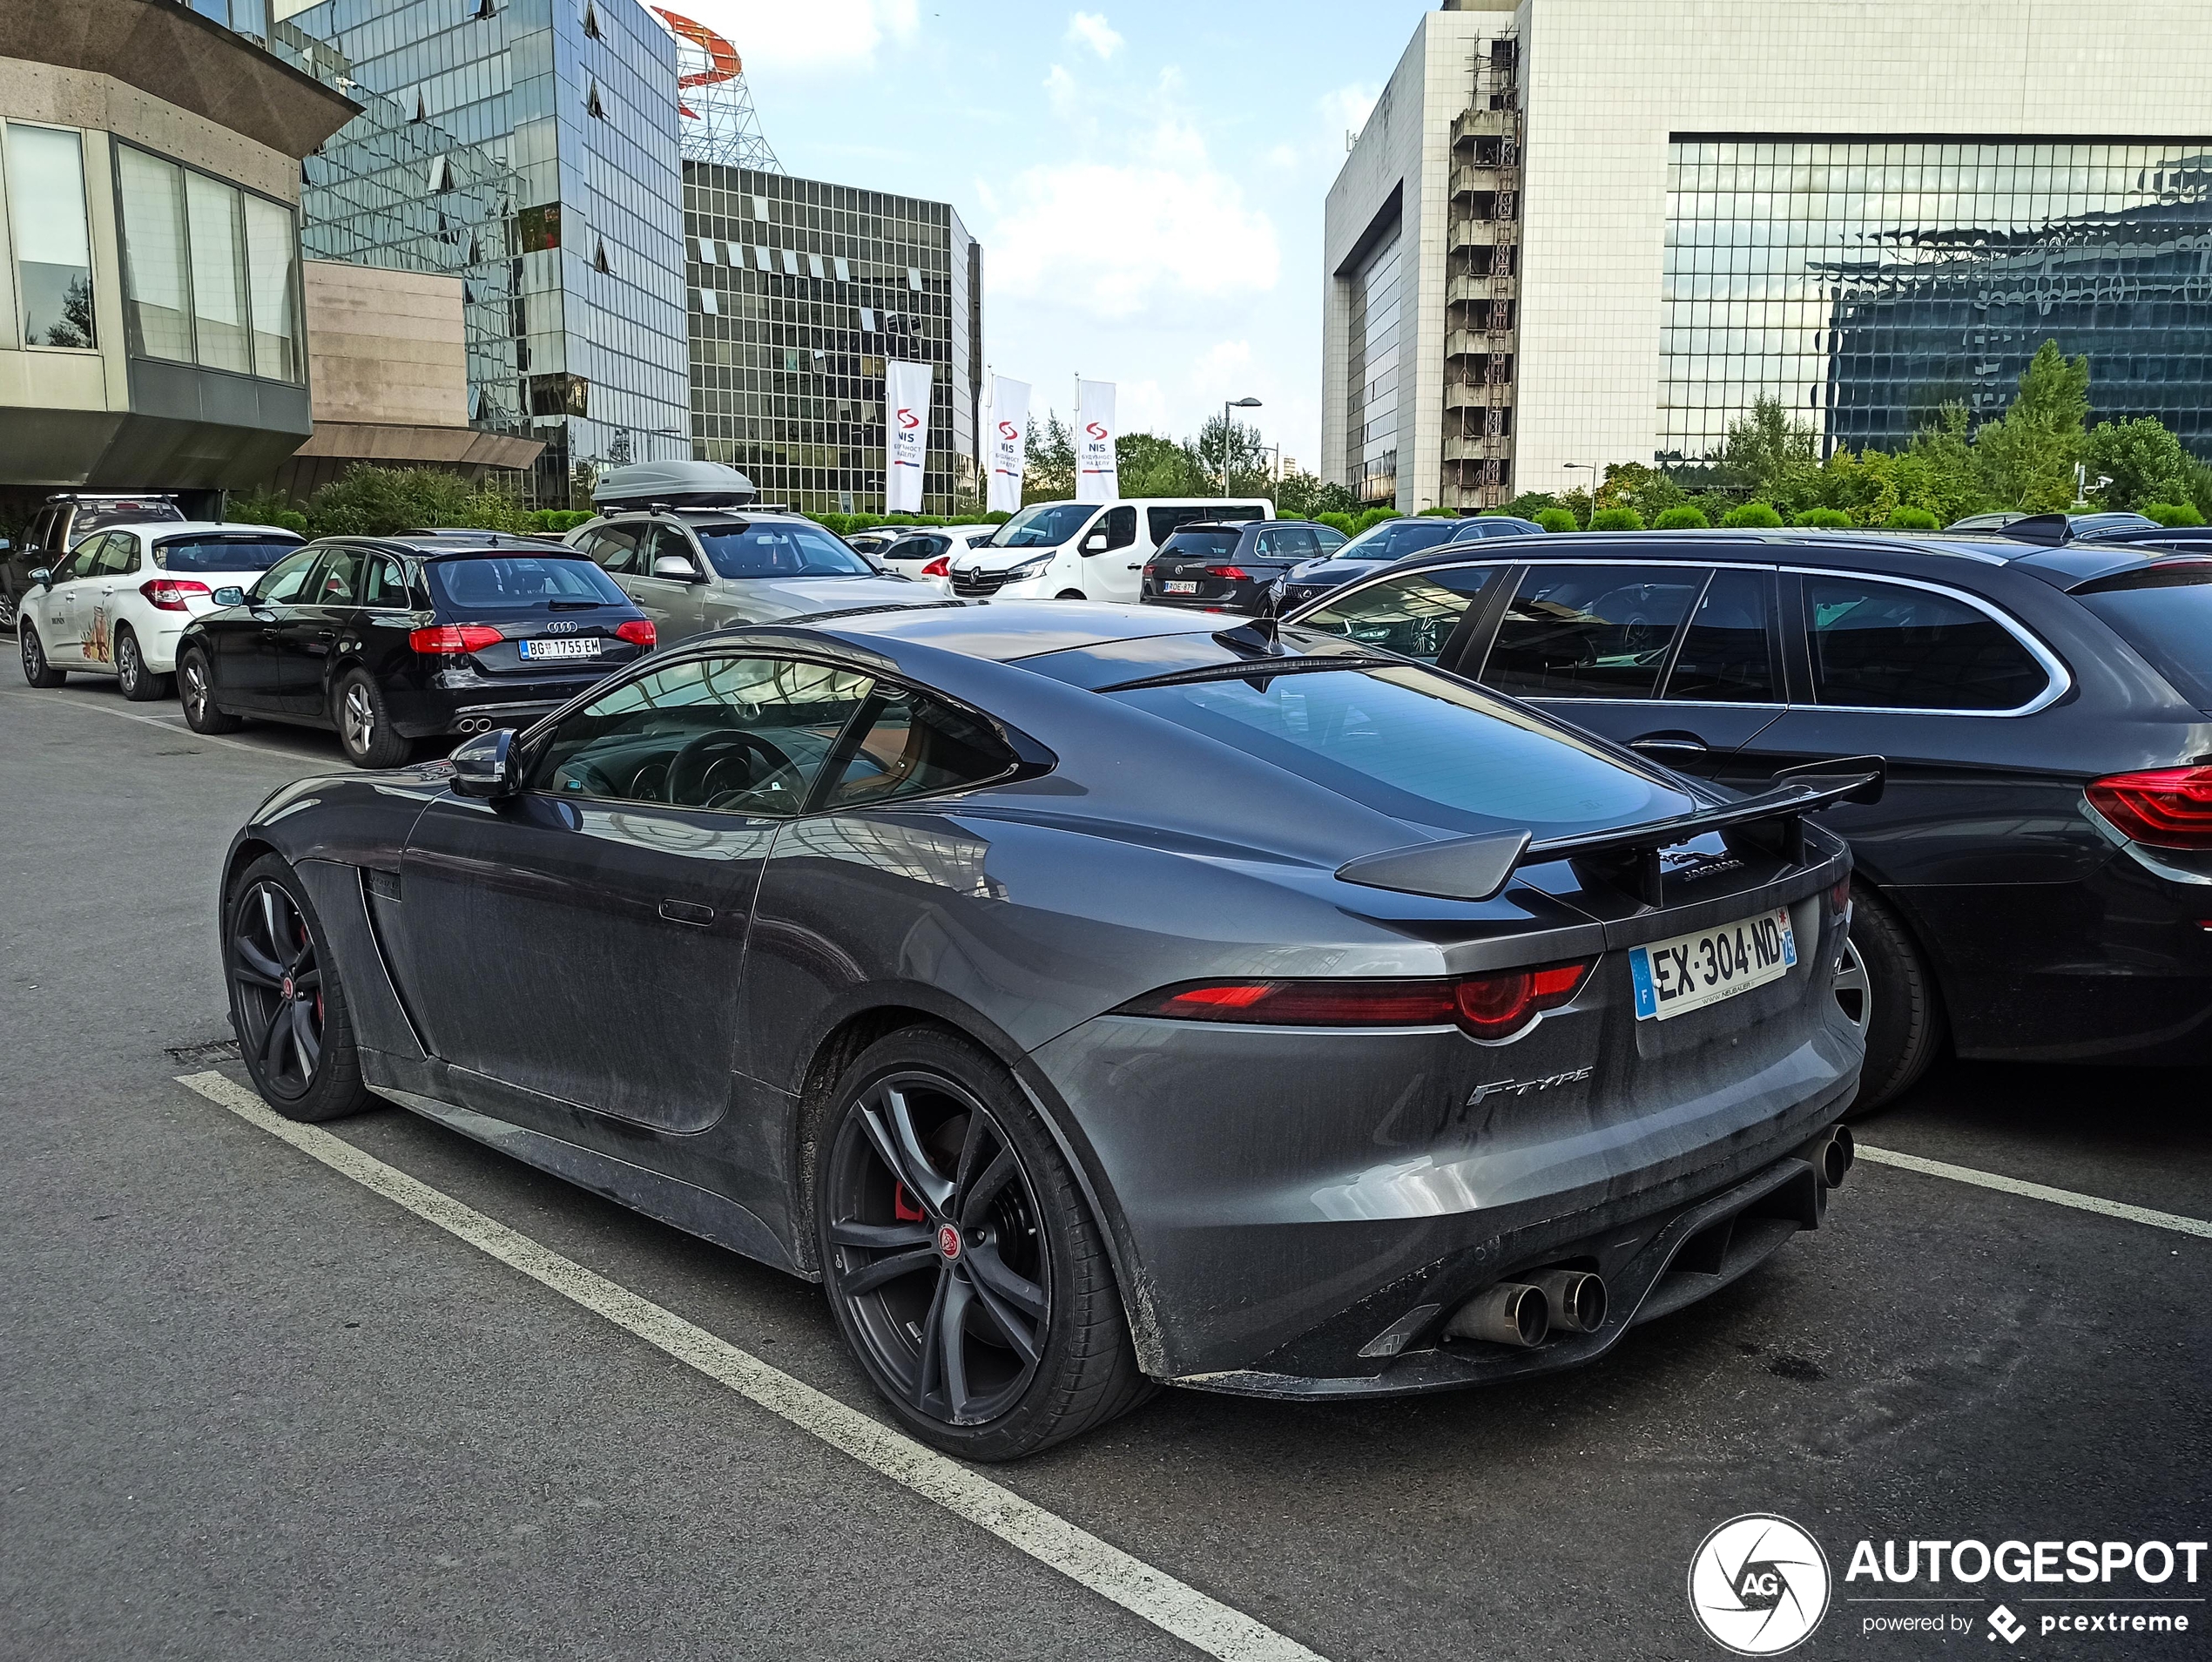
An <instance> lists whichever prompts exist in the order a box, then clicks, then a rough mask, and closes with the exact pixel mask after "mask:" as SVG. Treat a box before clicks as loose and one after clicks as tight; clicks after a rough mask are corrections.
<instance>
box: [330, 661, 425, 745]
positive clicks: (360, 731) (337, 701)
mask: <svg viewBox="0 0 2212 1662" xmlns="http://www.w3.org/2000/svg"><path fill="white" fill-rule="evenodd" d="M330 711H331V715H332V718H333V719H334V721H335V723H336V725H337V728H338V742H339V744H340V745H341V747H344V749H345V752H346V757H347V760H349V761H351V762H352V763H353V764H354V767H398V766H399V765H400V764H401V762H403V761H405V760H407V759H408V757H409V756H411V755H413V754H414V753H415V741H414V740H411V739H403V738H401V736H400V734H399V732H398V730H397V729H396V728H395V727H394V726H392V718H391V714H390V713H389V712H388V711H387V710H386V709H385V707H384V693H383V690H382V689H381V687H379V686H377V685H376V682H375V680H374V678H373V677H371V676H370V674H369V672H368V671H367V670H363V669H350V670H347V672H345V673H344V674H343V675H341V676H340V677H339V678H338V685H337V686H335V687H334V688H333V689H332V691H331V694H330Z"/></svg>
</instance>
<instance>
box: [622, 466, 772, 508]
mask: <svg viewBox="0 0 2212 1662" xmlns="http://www.w3.org/2000/svg"><path fill="white" fill-rule="evenodd" d="M759 494H760V493H759V491H758V490H754V489H753V488H752V480H750V479H748V478H746V477H745V475H743V474H742V473H739V472H738V470H736V469H735V468H732V467H725V465H724V464H723V463H719V462H633V463H630V464H629V465H627V466H625V467H619V468H609V469H608V470H606V471H605V472H604V473H603V474H601V475H600V476H599V483H597V484H596V485H594V486H593V487H592V490H591V500H592V501H593V502H594V503H597V504H598V506H599V507H600V508H601V509H602V510H605V509H610V508H644V507H648V506H650V505H651V504H652V503H666V504H667V505H668V506H669V507H671V508H742V507H745V505H746V504H747V503H751V502H752V501H753V499H754V498H756V497H759Z"/></svg>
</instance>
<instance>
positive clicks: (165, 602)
mask: <svg viewBox="0 0 2212 1662" xmlns="http://www.w3.org/2000/svg"><path fill="white" fill-rule="evenodd" d="M207 591H208V590H207V585H206V584H205V583H194V582H193V581H192V579H191V578H153V579H152V580H151V581H149V582H145V583H141V584H138V592H139V593H140V594H142V595H144V596H145V598H146V604H147V605H150V606H152V608H153V609H154V610H155V611H191V610H192V608H191V606H190V605H187V604H186V602H188V601H189V600H190V599H191V598H192V596H193V595H196V594H197V595H205V594H206V593H207Z"/></svg>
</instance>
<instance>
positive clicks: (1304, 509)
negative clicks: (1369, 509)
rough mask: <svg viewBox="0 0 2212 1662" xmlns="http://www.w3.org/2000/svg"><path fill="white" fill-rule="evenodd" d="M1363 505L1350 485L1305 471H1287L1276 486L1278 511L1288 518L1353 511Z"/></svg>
mask: <svg viewBox="0 0 2212 1662" xmlns="http://www.w3.org/2000/svg"><path fill="white" fill-rule="evenodd" d="M1358 506H1359V498H1358V497H1355V496H1353V495H1352V488H1351V487H1350V486H1349V485H1340V484H1332V483H1327V482H1325V481H1324V480H1322V479H1319V478H1317V477H1316V476H1314V475H1312V474H1311V473H1306V472H1303V471H1300V472H1297V473H1286V474H1285V475H1284V476H1283V479H1282V483H1280V484H1278V485H1277V486H1276V487H1275V511H1276V512H1277V513H1278V514H1280V515H1281V516H1282V517H1284V518H1285V519H1313V518H1316V517H1318V516H1320V515H1322V514H1343V513H1349V512H1351V511H1352V510H1353V509H1355V508H1357V507H1358Z"/></svg>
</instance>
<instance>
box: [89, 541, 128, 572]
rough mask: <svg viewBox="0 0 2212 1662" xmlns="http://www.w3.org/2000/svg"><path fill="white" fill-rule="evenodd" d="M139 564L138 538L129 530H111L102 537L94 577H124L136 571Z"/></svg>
mask: <svg viewBox="0 0 2212 1662" xmlns="http://www.w3.org/2000/svg"><path fill="white" fill-rule="evenodd" d="M137 568H138V538H137V537H133V536H132V535H131V533H130V532H128V531H110V532H109V533H108V534H107V535H106V536H105V537H102V538H101V539H100V553H99V558H98V561H97V562H96V563H95V564H94V565H93V568H92V575H93V576H94V577H123V576H125V575H126V574H127V573H129V572H131V571H135V570H136V569H137Z"/></svg>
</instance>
